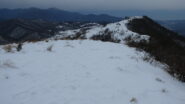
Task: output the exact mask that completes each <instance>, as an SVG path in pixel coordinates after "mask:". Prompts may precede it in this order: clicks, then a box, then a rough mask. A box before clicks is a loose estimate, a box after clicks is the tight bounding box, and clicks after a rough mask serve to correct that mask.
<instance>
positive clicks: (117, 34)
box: [86, 16, 150, 43]
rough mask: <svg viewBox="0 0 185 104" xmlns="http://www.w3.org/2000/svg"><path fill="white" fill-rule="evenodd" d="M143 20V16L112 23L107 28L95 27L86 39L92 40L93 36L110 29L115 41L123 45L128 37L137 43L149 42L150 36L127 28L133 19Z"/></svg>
mask: <svg viewBox="0 0 185 104" xmlns="http://www.w3.org/2000/svg"><path fill="white" fill-rule="evenodd" d="M141 18H143V17H142V16H135V17H131V18H129V19H125V20H122V21H120V22H116V23H110V24H108V25H107V26H105V27H103V26H99V27H94V28H92V29H90V30H89V31H88V32H87V34H86V37H87V38H91V37H92V36H94V35H99V33H101V32H103V31H105V30H106V29H108V30H109V31H111V32H113V33H112V38H113V40H120V41H121V43H122V42H124V40H125V39H126V38H127V37H130V38H131V39H132V40H133V41H135V42H140V41H141V40H146V41H149V39H150V36H148V35H142V34H138V33H135V32H132V31H130V30H129V29H128V28H127V26H126V25H127V23H129V21H131V20H132V19H141Z"/></svg>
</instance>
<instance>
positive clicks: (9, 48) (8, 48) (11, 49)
mask: <svg viewBox="0 0 185 104" xmlns="http://www.w3.org/2000/svg"><path fill="white" fill-rule="evenodd" d="M3 49H4V50H5V51H6V52H13V46H12V45H5V46H4V47H3Z"/></svg>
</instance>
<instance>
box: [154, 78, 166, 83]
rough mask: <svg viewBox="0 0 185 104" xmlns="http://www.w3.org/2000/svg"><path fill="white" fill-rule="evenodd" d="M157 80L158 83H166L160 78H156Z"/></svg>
mask: <svg viewBox="0 0 185 104" xmlns="http://www.w3.org/2000/svg"><path fill="white" fill-rule="evenodd" d="M155 80H156V81H158V82H161V83H164V81H163V80H162V79H160V78H156V79H155Z"/></svg>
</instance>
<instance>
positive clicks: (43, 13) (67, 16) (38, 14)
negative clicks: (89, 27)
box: [0, 8, 122, 22]
mask: <svg viewBox="0 0 185 104" xmlns="http://www.w3.org/2000/svg"><path fill="white" fill-rule="evenodd" d="M0 14H1V15H0V20H8V19H15V18H21V19H42V20H46V21H57V22H66V21H75V22H77V21H78V22H103V21H104V22H116V21H120V20H122V18H119V17H114V16H110V15H106V14H100V15H94V14H88V15H84V14H80V13H76V12H69V11H64V10H60V9H56V8H49V9H39V8H28V9H0Z"/></svg>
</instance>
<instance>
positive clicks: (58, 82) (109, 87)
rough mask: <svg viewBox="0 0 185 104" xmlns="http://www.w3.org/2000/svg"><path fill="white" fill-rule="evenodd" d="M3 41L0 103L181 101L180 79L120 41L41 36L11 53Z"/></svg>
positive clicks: (163, 103)
mask: <svg viewBox="0 0 185 104" xmlns="http://www.w3.org/2000/svg"><path fill="white" fill-rule="evenodd" d="M50 46H53V48H52V51H51V52H50V51H47V48H48V47H50ZM2 47H3V46H0V83H1V85H0V104H184V103H185V84H184V83H181V82H179V81H177V80H176V79H173V78H172V77H171V76H170V75H169V74H168V73H166V72H165V71H164V70H163V69H162V66H164V65H162V64H157V65H151V64H150V63H148V62H145V61H143V59H142V57H144V55H145V54H144V52H138V51H136V50H135V49H133V48H130V47H127V46H126V45H124V44H116V43H110V42H100V41H92V40H74V41H71V40H68V41H67V40H59V41H49V42H44V41H43V42H37V43H24V45H23V49H22V50H21V51H20V52H14V53H7V52H5V51H4V50H3V49H2Z"/></svg>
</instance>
